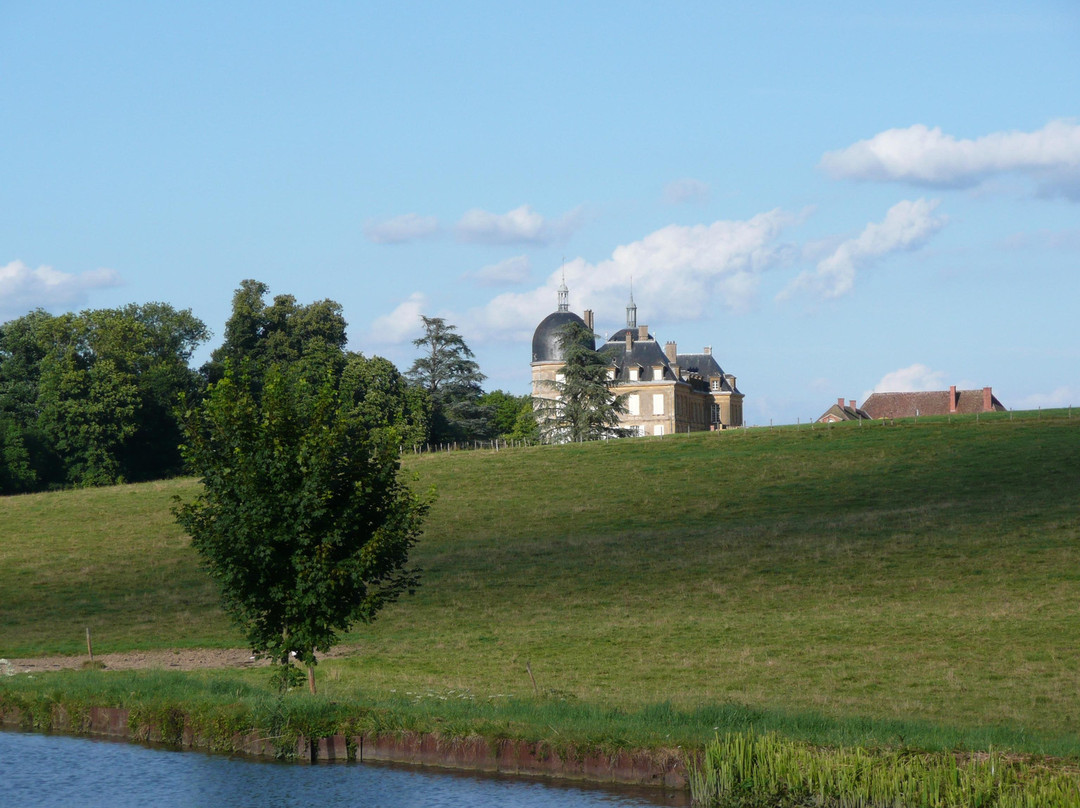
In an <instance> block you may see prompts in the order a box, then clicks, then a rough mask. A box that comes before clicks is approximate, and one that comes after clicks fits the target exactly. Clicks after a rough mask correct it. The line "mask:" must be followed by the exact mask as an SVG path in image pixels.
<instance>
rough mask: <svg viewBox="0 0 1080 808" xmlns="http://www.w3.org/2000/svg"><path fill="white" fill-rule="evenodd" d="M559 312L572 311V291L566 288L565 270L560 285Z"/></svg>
mask: <svg viewBox="0 0 1080 808" xmlns="http://www.w3.org/2000/svg"><path fill="white" fill-rule="evenodd" d="M559 311H570V290H569V289H567V288H566V270H565V269H564V270H563V277H562V283H560V284H559Z"/></svg>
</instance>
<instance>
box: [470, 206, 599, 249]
mask: <svg viewBox="0 0 1080 808" xmlns="http://www.w3.org/2000/svg"><path fill="white" fill-rule="evenodd" d="M582 218H583V217H582V209H581V208H580V207H578V208H574V210H572V211H569V212H568V213H565V214H563V215H562V216H561V217H559V218H558V219H545V218H544V217H543V216H541V215H540V214H539V213H537V212H536V211H535V210H533V209H532V207H531V206H530V205H522V206H521V207H519V208H514V209H513V210H511V211H509V212H507V213H501V214H500V213H490V212H488V211H486V210H480V209H479V208H474V209H473V210H470V211H467V212H466V213H465V215H464V216H462V217H461V220H460V221H459V222H458V224H457V235H458V238H459V239H460V240H461V241H468V242H477V243H481V244H550V243H552V242H555V241H560V240H562V239H565V238H567V237H568V236H570V235H571V234H572V233H573V232H574V231H575V230H577V229H578V227H580V225H581V221H582Z"/></svg>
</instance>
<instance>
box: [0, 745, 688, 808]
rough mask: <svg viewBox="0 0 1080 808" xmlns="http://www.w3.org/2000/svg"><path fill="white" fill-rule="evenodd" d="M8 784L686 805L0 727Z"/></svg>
mask: <svg viewBox="0 0 1080 808" xmlns="http://www.w3.org/2000/svg"><path fill="white" fill-rule="evenodd" d="M0 788H2V789H3V791H2V794H3V798H4V803H5V804H7V805H18V806H42V807H43V808H46V807H47V806H64V807H65V808H67V806H71V805H79V806H84V808H96V806H102V808H104V807H105V806H108V808H136V807H137V808H145V807H146V806H155V808H156V807H158V806H160V807H161V808H170V806H177V808H180V806H183V808H198V807H199V806H206V807H207V808H211V807H212V808H232V807H235V808H246V806H251V808H296V806H298V805H318V806H320V808H345V806H349V808H353V807H354V806H355V808H409V807H410V806H425V808H429V807H430V808H449V807H450V806H455V807H456V806H469V808H491V807H493V806H515V808H518V807H519V806H520V808H570V806H573V808H592V807H593V806H597V807H598V806H605V808H631V807H637V806H655V805H673V804H683V803H684V801H683V800H682V799H680V798H679V797H672V798H668V799H667V801H665V798H664V797H663V795H660V794H653V793H651V792H647V793H643V792H642V791H641V790H635V791H630V790H620V791H609V790H606V789H599V788H588V787H570V786H559V785H553V784H551V783H549V782H546V781H536V780H525V779H521V778H508V777H498V776H483V775H480V776H478V775H467V774H455V773H445V772H441V771H440V772H437V773H436V772H432V771H431V770H430V769H427V770H421V769H412V768H404V767H398V766H389V765H379V764H368V763H365V764H345V763H335V764H328V765H317V766H307V765H301V764H289V763H274V762H267V761H261V760H251V759H247V758H236V757H226V756H223V755H207V754H202V753H199V752H176V751H172V750H168V749H162V748H150V747H145V746H139V745H136V744H127V743H119V742H115V741H103V740H93V739H88V738H72V737H67V736H62V735H39V734H34V733H19V732H0Z"/></svg>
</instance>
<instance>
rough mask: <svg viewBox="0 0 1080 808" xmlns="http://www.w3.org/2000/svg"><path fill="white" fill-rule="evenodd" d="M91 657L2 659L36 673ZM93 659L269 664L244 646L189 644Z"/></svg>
mask: <svg viewBox="0 0 1080 808" xmlns="http://www.w3.org/2000/svg"><path fill="white" fill-rule="evenodd" d="M87 661H88V657H87V656H86V654H82V655H81V656H50V657H35V658H32V659H8V660H6V663H7V664H6V665H5V664H4V663H5V660H0V673H4V672H5V670H4V669H5V668H6V669H7V671H9V672H11V673H37V672H40V671H58V670H64V669H66V668H82V667H84V666H85V664H86V663H87ZM94 661H95V662H100V663H102V664H103V665H104V666H105V668H106V669H108V670H140V669H148V668H163V669H166V670H181V671H190V670H196V669H199V668H247V667H253V666H256V665H268V664H269V662H268V661H267V660H265V659H259V660H256V659H252V657H251V652H250V651H247V650H244V649H242V648H186V649H183V650H172V651H170V650H164V651H131V652H128V653H123V654H94Z"/></svg>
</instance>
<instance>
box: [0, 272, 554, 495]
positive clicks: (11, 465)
mask: <svg viewBox="0 0 1080 808" xmlns="http://www.w3.org/2000/svg"><path fill="white" fill-rule="evenodd" d="M269 291H270V290H269V287H268V286H267V285H266V284H264V283H261V282H259V281H255V280H245V281H243V282H242V283H241V284H240V287H239V288H238V289H237V290H236V292H235V294H234V295H233V300H232V311H231V314H230V317H229V319H228V321H227V323H226V325H225V333H224V335H223V340H222V343H221V345H220V346H219V347H217V348H216V349H215V350H214V351H213V352H212V353H211V355H210V359H209V361H207V362H206V363H205V364H204V365H203V366H202V367H200V368H192V367H191V366H190V360H191V357H192V356H193V354H194V352H195V351H196V349H198V348H199V347H200V346H201V345H203V344H205V343H206V342H207V341H208V339H209V337H210V333H209V331H208V329H207V327H206V325H205V324H204V323H203V322H202V321H201V320H200V319H199V318H198V317H196V316H195V315H194V314H193V313H192V312H191V310H190V309H184V310H177V309H175V308H173V307H172V306H170V305H168V304H166V303H146V304H130V305H127V306H124V307H122V308H117V309H96V310H87V311H83V312H80V313H77V314H76V313H67V314H61V315H51V314H49V313H47V312H45V311H43V310H40V309H39V310H36V311H32V312H30V313H28V314H26V315H24V316H22V317H20V318H18V319H15V320H11V321H9V322H7V323H4V324H2V325H0V494H9V493H19V492H26V491H36V490H46V489H52V488H60V487H68V486H92V485H110V484H115V483H119V482H137V481H143V480H153V479H161V478H165V477H170V476H174V475H177V474H182V473H184V472H185V470H186V465H185V459H184V456H183V454H182V450H181V444H182V442H183V441H182V434H183V432H182V422H181V410H182V408H181V407H180V402H181V401H182V400H183V401H185V402H186V403H187V407H188V408H190V407H191V406H192V405H193V404H194V403H197V402H199V401H201V400H202V399H203V398H204V397H205V396H206V395H207V391H208V390H209V389H211V388H212V386H213V385H214V384H216V383H218V382H220V381H221V380H222V379H224V378H225V376H226V374H227V372H228V370H229V368H233V369H234V372H236V373H239V372H241V369H242V372H243V373H244V374H245V378H247V379H248V380H249V382H250V384H251V386H252V390H253V391H255V392H256V393H257V392H258V391H259V390H261V388H262V386H263V385H264V384H265V380H266V379H267V376H268V374H269V373H270V372H271V370H272V369H275V368H276V369H277V371H275V372H279V371H286V370H287V374H288V377H289V378H290V379H293V380H294V381H297V382H299V381H300V380H303V382H304V383H305V384H309V385H312V386H313V387H315V388H320V389H321V387H322V386H323V385H324V384H325V383H327V382H329V383H330V384H331V385H332V386H333V388H334V389H335V391H337V392H338V393H340V394H341V395H344V396H347V397H348V398H349V399H350V401H352V403H353V406H354V407H355V410H356V413H357V417H358V418H360V419H361V420H362V422H363V423H364V424H365V425H366V427H367V428H369V429H372V430H377V431H380V433H381V434H382V436H383V437H384V438H385V439H386V440H388V441H389V442H391V443H393V444H394V445H397V446H406V447H408V446H414V445H420V444H426V443H450V442H469V441H473V440H487V439H492V438H496V437H502V438H505V439H511V440H529V439H537V438H538V437H539V431H538V427H537V423H536V417H535V415H534V412H533V406H532V399H531V397H530V396H527V395H523V396H515V395H513V394H510V393H507V392H504V391H501V390H494V391H490V392H485V391H484V390H483V389H482V386H481V385H482V383H483V381H484V380H485V376H484V375H483V374H482V373H481V372H480V368H479V366H478V364H477V363H476V361H475V359H474V357H473V353H472V351H471V350H470V349H469V347H468V345H467V344H466V343H465V340H464V339H463V338H462V337H461V335H460V334H458V333H457V331H456V329H455V328H454V326H452V325H450V324H448V323H446V322H445V321H444V320H442V319H441V318H437V317H423V318H422V325H423V335H422V336H420V337H419V338H417V339H416V340H415V341H414V345H415V346H416V347H417V349H418V353H419V356H418V357H417V359H416V360H415V362H414V363H413V364H412V366H411V367H410V368H409V370H408V371H406V372H405V373H404V374H403V373H401V372H400V371H399V370H398V369H397V367H395V366H394V364H393V363H392V362H390V361H389V360H387V359H385V358H383V357H379V356H370V357H369V356H365V355H363V354H362V353H358V352H354V351H348V350H346V348H345V345H346V321H345V318H344V316H343V314H342V309H341V306H340V305H339V304H338V303H336V302H334V301H332V300H321V301H316V302H314V303H309V304H300V303H298V302H297V301H296V299H295V298H294V297H293V296H292V295H287V294H279V295H276V296H274V297H273V298H272V299H271V300H270V301H269V302H268V301H267V296H268V293H269Z"/></svg>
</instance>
